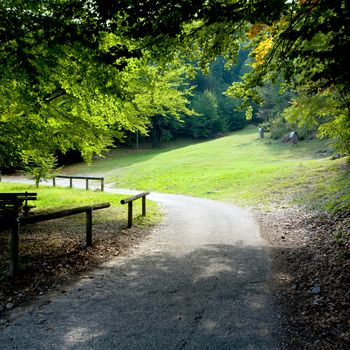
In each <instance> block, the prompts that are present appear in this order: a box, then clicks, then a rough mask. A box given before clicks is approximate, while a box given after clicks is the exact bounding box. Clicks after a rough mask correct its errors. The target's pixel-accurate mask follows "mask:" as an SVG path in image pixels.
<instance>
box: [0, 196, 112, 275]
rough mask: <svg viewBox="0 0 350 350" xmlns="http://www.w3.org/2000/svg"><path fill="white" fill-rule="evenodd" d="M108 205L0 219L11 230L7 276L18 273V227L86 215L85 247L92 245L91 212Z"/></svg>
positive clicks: (100, 204)
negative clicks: (81, 214)
mask: <svg viewBox="0 0 350 350" xmlns="http://www.w3.org/2000/svg"><path fill="white" fill-rule="evenodd" d="M109 206H110V203H99V204H93V205H87V206H84V207H76V208H71V209H62V210H56V211H54V212H50V213H44V214H37V215H32V216H27V217H16V218H2V219H1V225H2V226H7V227H8V228H10V229H11V233H10V266H9V275H10V276H11V277H12V276H15V275H16V274H17V272H18V256H19V232H20V227H21V226H24V225H28V224H34V223H37V222H42V221H48V220H54V219H59V218H63V217H65V216H71V215H76V214H80V213H86V246H91V245H92V212H93V211H94V210H99V209H104V208H108V207H109Z"/></svg>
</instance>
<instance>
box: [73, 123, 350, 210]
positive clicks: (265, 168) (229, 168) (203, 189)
mask: <svg viewBox="0 0 350 350" xmlns="http://www.w3.org/2000/svg"><path fill="white" fill-rule="evenodd" d="M267 136H268V135H267ZM327 148H328V144H327V141H319V140H317V141H302V142H299V144H298V145H297V146H296V147H292V146H291V145H290V144H283V143H280V142H276V141H272V140H270V139H269V138H268V137H266V138H265V139H259V137H258V133H257V130H256V128H253V127H249V128H246V129H245V130H243V131H239V132H235V133H232V134H231V135H229V136H226V137H223V138H219V139H215V140H212V141H207V142H202V143H196V144H193V145H191V144H187V145H186V144H183V143H182V144H180V145H179V144H175V145H174V146H169V147H165V148H162V149H159V150H149V149H148V150H134V151H126V150H117V151H113V153H112V154H111V155H110V156H108V157H107V158H106V159H102V160H98V161H95V162H94V163H93V164H92V165H91V166H89V167H87V166H75V167H73V168H67V171H68V172H75V173H79V174H84V173H85V174H87V173H90V174H96V175H97V174H101V175H104V176H105V177H106V180H107V181H108V182H110V183H113V185H114V186H115V187H121V188H131V189H138V190H149V191H160V192H168V193H181V194H189V195H194V196H199V197H207V198H213V199H218V200H223V201H228V202H233V203H237V204H240V205H254V206H256V205H263V206H264V207H268V206H270V205H276V204H278V205H290V204H293V203H299V204H309V205H312V206H314V207H322V208H325V209H328V210H333V209H340V208H341V207H349V206H350V196H349V167H348V165H347V163H346V162H347V160H346V159H344V158H343V159H339V160H330V159H329V156H328V157H325V156H322V151H324V150H327Z"/></svg>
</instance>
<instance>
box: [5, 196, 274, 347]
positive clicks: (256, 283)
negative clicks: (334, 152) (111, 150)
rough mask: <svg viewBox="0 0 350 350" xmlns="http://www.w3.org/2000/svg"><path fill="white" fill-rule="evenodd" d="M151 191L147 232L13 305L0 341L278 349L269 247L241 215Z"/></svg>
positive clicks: (9, 343) (248, 218) (214, 204)
mask: <svg viewBox="0 0 350 350" xmlns="http://www.w3.org/2000/svg"><path fill="white" fill-rule="evenodd" d="M109 190H110V191H113V190H112V189H109ZM115 191H116V190H115ZM118 192H122V191H121V190H119V191H118ZM126 192H129V191H124V193H126ZM129 193H130V192H129ZM150 199H152V200H155V201H158V202H159V203H161V205H162V206H163V207H164V210H165V212H166V219H165V221H164V222H163V223H162V224H161V225H160V226H159V227H157V228H156V229H155V230H154V232H153V233H152V234H151V235H150V237H149V238H148V239H147V240H145V241H144V242H143V243H141V245H140V246H138V247H137V248H135V249H134V250H133V251H132V252H131V253H130V255H128V256H126V257H119V258H116V259H114V260H112V261H110V262H109V263H108V264H105V265H103V266H101V267H100V268H99V269H97V270H95V271H93V272H91V273H90V274H89V275H88V276H84V277H82V278H81V280H80V281H78V282H77V283H75V284H74V285H71V286H70V287H69V288H68V289H67V292H66V293H64V294H60V295H58V294H52V295H50V296H48V297H47V300H46V302H44V303H43V302H41V304H40V305H39V304H37V305H35V306H34V307H32V308H30V309H24V310H22V311H21V312H20V313H19V314H18V315H17V317H16V318H15V319H14V321H13V322H12V323H11V324H10V325H9V326H8V327H6V328H4V329H2V330H1V331H0V349H2V350H5V349H11V350H12V349H27V350H29V349H55V350H58V349H269V350H270V349H277V348H278V338H279V335H278V330H279V328H280V327H279V323H278V317H277V315H276V312H275V310H274V306H273V302H272V295H271V291H270V289H269V278H270V261H269V255H268V254H269V249H268V247H267V246H266V245H265V242H264V241H263V240H262V239H261V238H260V237H259V232H258V228H257V226H256V224H255V222H254V220H253V218H252V216H251V215H250V213H249V212H248V211H246V210H244V209H241V208H238V207H235V206H232V205H229V204H224V203H221V202H216V201H211V200H205V199H199V198H192V197H186V196H177V195H165V194H156V193H153V194H151V196H150Z"/></svg>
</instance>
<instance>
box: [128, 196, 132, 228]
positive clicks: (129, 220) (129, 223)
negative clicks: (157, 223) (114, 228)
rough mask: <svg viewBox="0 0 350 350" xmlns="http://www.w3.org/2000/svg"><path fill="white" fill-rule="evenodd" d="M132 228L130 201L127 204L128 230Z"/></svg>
mask: <svg viewBox="0 0 350 350" xmlns="http://www.w3.org/2000/svg"><path fill="white" fill-rule="evenodd" d="M131 226H132V201H131V202H129V203H128V228H130V227H131Z"/></svg>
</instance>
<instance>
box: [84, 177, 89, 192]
mask: <svg viewBox="0 0 350 350" xmlns="http://www.w3.org/2000/svg"><path fill="white" fill-rule="evenodd" d="M85 181H86V190H88V189H89V179H88V178H86V179H85Z"/></svg>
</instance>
